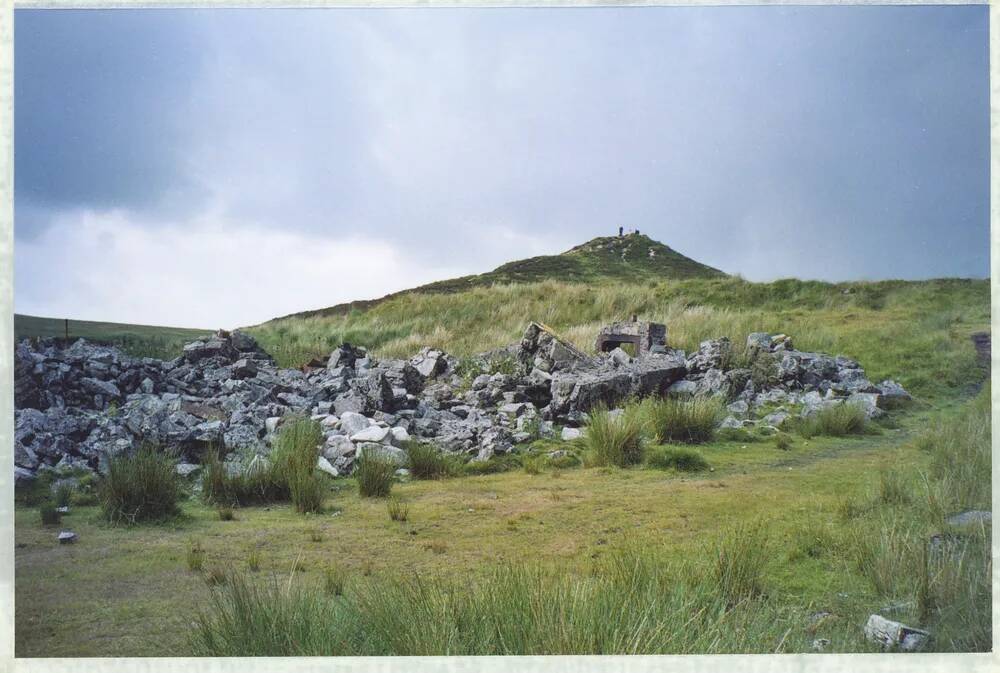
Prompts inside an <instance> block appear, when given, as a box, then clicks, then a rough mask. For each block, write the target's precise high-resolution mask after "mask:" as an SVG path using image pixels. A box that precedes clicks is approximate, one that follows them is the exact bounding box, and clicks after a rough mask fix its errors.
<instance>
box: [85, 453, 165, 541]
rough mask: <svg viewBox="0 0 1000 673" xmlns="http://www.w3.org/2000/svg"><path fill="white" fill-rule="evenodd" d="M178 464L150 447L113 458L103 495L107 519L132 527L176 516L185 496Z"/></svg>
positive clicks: (102, 508) (104, 511) (104, 480)
mask: <svg viewBox="0 0 1000 673" xmlns="http://www.w3.org/2000/svg"><path fill="white" fill-rule="evenodd" d="M175 464H176V460H175V459H174V458H173V457H172V456H171V455H169V454H168V453H165V452H163V451H161V450H159V449H158V448H157V447H155V446H152V445H149V444H144V445H143V446H141V447H140V448H139V449H138V450H136V452H135V453H133V454H125V455H120V456H112V457H110V458H109V459H108V472H107V475H106V476H105V478H104V479H103V480H102V481H101V484H100V492H99V497H100V502H101V511H102V513H103V515H104V518H105V519H106V520H107V521H109V522H110V523H112V524H122V523H124V524H128V525H131V524H136V523H140V522H144V521H162V520H163V519H167V518H170V517H173V516H175V515H176V514H177V513H178V512H179V511H180V510H179V508H178V505H177V501H178V500H179V499H180V495H181V491H180V482H179V480H178V478H177V472H176V471H175V469H174V466H175Z"/></svg>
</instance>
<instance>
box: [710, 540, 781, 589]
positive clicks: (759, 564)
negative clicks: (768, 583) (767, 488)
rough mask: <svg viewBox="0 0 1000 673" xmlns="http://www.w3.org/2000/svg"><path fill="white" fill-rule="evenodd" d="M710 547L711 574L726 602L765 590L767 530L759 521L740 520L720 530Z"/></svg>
mask: <svg viewBox="0 0 1000 673" xmlns="http://www.w3.org/2000/svg"><path fill="white" fill-rule="evenodd" d="M713 551H714V554H713V566H712V570H713V575H712V577H713V579H714V580H715V584H716V587H717V590H718V592H719V595H720V596H721V597H722V599H723V600H725V601H726V603H727V604H728V605H736V604H739V603H743V602H745V601H749V600H752V599H754V598H757V597H758V596H760V595H761V594H762V593H763V592H764V587H763V577H764V567H765V566H766V564H767V558H768V551H767V533H766V531H765V529H764V527H763V525H762V524H761V523H760V522H753V523H742V524H739V525H737V526H735V527H734V528H732V529H730V530H727V531H725V532H723V533H722V534H721V535H720V536H719V539H718V541H717V542H716V544H715V548H714V550H713Z"/></svg>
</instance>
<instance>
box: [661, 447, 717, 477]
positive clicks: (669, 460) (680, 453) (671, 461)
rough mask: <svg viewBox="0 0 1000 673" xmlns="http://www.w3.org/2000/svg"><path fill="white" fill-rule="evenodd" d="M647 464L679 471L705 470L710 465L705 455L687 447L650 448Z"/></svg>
mask: <svg viewBox="0 0 1000 673" xmlns="http://www.w3.org/2000/svg"><path fill="white" fill-rule="evenodd" d="M646 464H647V465H649V466H650V467H655V468H657V469H661V470H671V469H672V470H677V471H679V472H703V471H704V470H707V469H708V468H709V467H710V465H709V464H708V461H707V460H705V456H703V455H701V454H700V453H698V452H697V451H695V450H693V449H688V448H685V447H657V448H655V449H650V450H649V451H648V453H647V456H646Z"/></svg>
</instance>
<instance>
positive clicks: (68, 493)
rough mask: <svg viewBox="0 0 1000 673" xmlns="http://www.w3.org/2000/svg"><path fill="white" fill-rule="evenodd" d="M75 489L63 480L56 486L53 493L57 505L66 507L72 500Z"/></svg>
mask: <svg viewBox="0 0 1000 673" xmlns="http://www.w3.org/2000/svg"><path fill="white" fill-rule="evenodd" d="M75 492H76V489H75V488H73V485H72V484H68V483H66V482H63V483H61V484H59V485H58V486H57V487H56V492H55V494H54V495H53V499H54V500H55V503H56V506H57V507H68V506H69V504H70V502H71V501H72V500H73V494H74V493H75Z"/></svg>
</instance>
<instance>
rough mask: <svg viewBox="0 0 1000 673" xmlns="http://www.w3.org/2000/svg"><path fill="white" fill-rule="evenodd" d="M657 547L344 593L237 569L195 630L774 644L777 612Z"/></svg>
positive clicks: (430, 648)
mask: <svg viewBox="0 0 1000 673" xmlns="http://www.w3.org/2000/svg"><path fill="white" fill-rule="evenodd" d="M687 576H688V574H686V573H685V572H683V571H682V569H680V568H678V567H676V566H674V565H671V564H668V563H665V562H663V561H662V559H660V558H658V557H656V555H654V554H645V553H640V552H624V553H621V554H619V555H615V556H614V557H613V558H611V559H609V560H608V561H606V562H602V564H601V566H600V567H599V568H595V572H594V573H592V574H591V575H590V576H586V575H577V574H574V573H572V572H570V571H567V570H561V569H553V568H546V567H541V566H537V565H531V564H523V565H512V564H501V565H499V566H496V567H494V568H493V569H491V570H490V571H488V572H487V573H486V574H485V576H483V577H481V578H480V579H478V580H477V581H476V582H474V583H466V582H461V581H459V580H453V579H447V578H424V577H421V576H419V575H415V576H409V577H404V578H396V577H388V578H384V577H380V578H377V579H375V578H372V579H369V580H367V581H359V582H355V583H354V584H352V586H351V587H350V590H349V591H346V592H345V594H344V595H343V596H341V597H336V598H333V597H327V596H325V595H324V592H321V591H316V590H314V589H312V588H310V587H307V586H306V587H303V586H299V585H297V584H294V583H292V582H291V581H289V582H283V581H278V580H277V579H274V580H272V581H270V582H265V583H259V584H256V583H253V582H252V581H250V580H249V579H248V578H245V577H240V576H234V577H233V578H231V579H230V581H229V582H228V583H226V584H224V585H220V586H219V587H217V588H216V589H215V591H214V592H213V594H212V600H211V603H210V605H209V606H208V608H207V609H205V610H204V611H203V612H202V613H201V615H200V616H199V617H198V619H197V621H196V623H195V626H194V628H193V630H192V646H193V649H194V650H195V653H196V654H197V655H205V656H235V655H244V656H246V655H251V656H254V655H263V656H310V655H366V656H370V655H375V656H379V655H381V656H386V655H396V656H429V655H515V654H524V655H533V654H660V653H664V654H665V653H692V652H705V651H713V652H750V651H773V650H774V649H775V648H776V647H777V646H778V645H779V644H780V643H781V642H782V636H783V634H784V632H785V630H786V629H785V627H784V625H783V624H782V621H784V619H785V618H783V617H782V615H781V614H780V613H779V611H778V610H777V608H774V607H772V606H771V605H769V604H768V603H764V602H754V601H744V602H742V603H740V604H737V605H729V604H728V603H727V601H726V599H725V598H723V597H721V596H720V595H719V593H718V591H716V590H715V588H714V587H713V585H712V582H710V581H707V580H706V581H689V580H688V579H687Z"/></svg>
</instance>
